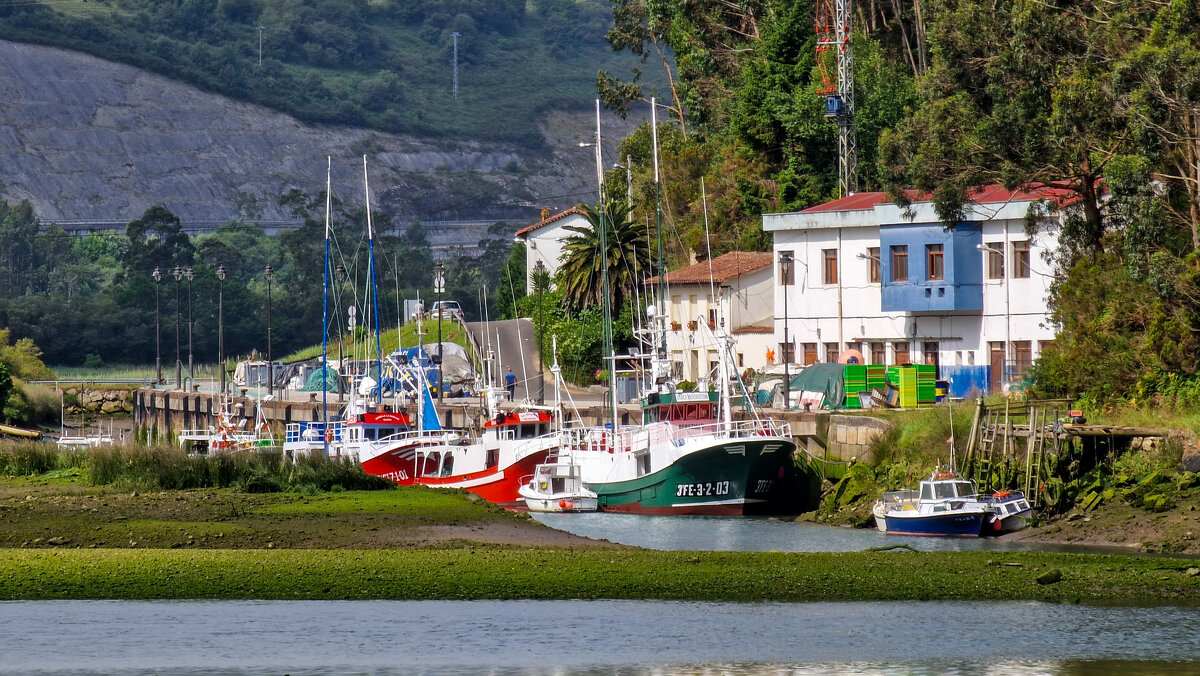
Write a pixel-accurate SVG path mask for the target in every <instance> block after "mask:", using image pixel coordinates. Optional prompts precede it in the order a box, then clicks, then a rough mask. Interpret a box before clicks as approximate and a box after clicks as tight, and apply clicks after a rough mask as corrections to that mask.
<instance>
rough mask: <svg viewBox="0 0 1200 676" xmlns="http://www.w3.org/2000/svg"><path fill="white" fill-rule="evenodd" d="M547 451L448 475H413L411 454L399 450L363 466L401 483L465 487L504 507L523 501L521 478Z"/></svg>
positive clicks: (526, 474) (526, 475)
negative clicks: (501, 465) (399, 452)
mask: <svg viewBox="0 0 1200 676" xmlns="http://www.w3.org/2000/svg"><path fill="white" fill-rule="evenodd" d="M548 454H549V451H548V450H541V451H535V452H533V453H530V454H529V455H526V456H525V457H523V458H521V459H519V460H517V461H516V462H514V463H512V464H509V465H507V466H504V467H500V466H498V465H497V466H496V467H490V468H488V469H486V470H482V471H478V472H468V473H464V474H449V475H447V476H434V475H432V474H426V475H423V476H413V460H412V456H411V455H409V456H408V458H407V459H404V458H402V457H401V456H400V455H399V454H380V455H378V456H376V457H374V458H371V459H370V460H367V461H365V462H363V464H362V466H363V471H365V472H366V473H367V474H374V475H375V476H381V477H384V478H386V479H391V480H392V481H395V482H396V483H397V484H399V485H401V486H429V487H431V488H462V489H464V490H468V491H470V492H472V493H475V494H476V495H478V496H479V497H481V498H483V499H484V500H487V501H488V502H494V503H496V504H498V505H500V506H502V507H519V506H523V505H524V501H523V499H522V498H521V495H520V494H519V493H518V492H517V491H518V489H519V488H520V487H521V479H522V478H525V477H528V476H529V475H530V474H532V473H533V470H534V468H535V467H537V466H538V465H539V464H541V463H544V462H546V457H547V455H548Z"/></svg>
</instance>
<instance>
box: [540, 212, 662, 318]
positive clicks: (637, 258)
mask: <svg viewBox="0 0 1200 676" xmlns="http://www.w3.org/2000/svg"><path fill="white" fill-rule="evenodd" d="M583 210H584V213H585V215H586V217H587V220H588V223H589V225H588V226H572V225H569V226H567V227H566V229H567V230H570V231H571V232H573V233H575V234H573V235H571V236H570V237H567V239H566V242H565V244H564V246H563V256H562V264H561V265H560V266H559V269H558V288H559V289H561V290H562V294H563V301H564V302H565V303H566V304H567V307H568V308H569V309H571V310H582V309H585V308H588V307H591V306H592V305H599V304H600V302H601V300H603V298H604V296H603V294H604V288H603V287H604V271H603V267H604V266H603V257H602V256H601V255H600V253H601V252H600V235H599V231H600V229H599V226H600V215H601V212H600V211H599V210H597V209H596V208H595V207H593V206H591V205H584V207H583ZM603 214H604V227H605V231H606V238H607V244H608V282H609V286H610V287H611V290H610V292H609V293H611V296H612V301H613V307H614V308H617V309H619V308H621V307H623V303H624V301H625V299H626V298H627V297H628V296H629V295H630V294H631V293H633V290H634V288H635V287H636V285H638V284H640V283H641V280H642V279H643V277H644V276H645V272H646V271H647V270H649V269H650V264H651V263H650V260H651V259H650V243H649V240H647V238H646V231H645V229H644V228H638V227H637V226H636V225H634V223H633V221H632V219H631V218H630V216H631V212H630V210H629V207H628V205H627V204H626V203H625V202H624V201H617V200H607V201H606V202H605V203H604V212H603Z"/></svg>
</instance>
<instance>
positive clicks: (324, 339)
mask: <svg viewBox="0 0 1200 676" xmlns="http://www.w3.org/2000/svg"><path fill="white" fill-rule="evenodd" d="M332 173H333V157H332V156H330V155H326V156H325V281H324V284H323V285H322V292H323V293H324V296H325V302H324V304H323V309H322V311H321V326H322V329H323V331H322V335H321V369H322V370H321V421H322V422H324V423H325V424H324V428H325V429H323V430H322V434H321V438H322V439H324V442H323V443H324V446H325V457H327V458H328V457H329V434H328V430H329V219H330V211H331V210H332V207H333V202H332V200H331V198H330V192H331V190H330V188H331V186H332V184H333V183H332V180H331V178H330V176H331V174H332ZM338 368H339V369H340V368H343V367H342V365H341V364H338ZM338 379H339V382H340V379H341V375H340V374H339V375H338ZM338 391H339V392H341V388H340V387H339V388H338Z"/></svg>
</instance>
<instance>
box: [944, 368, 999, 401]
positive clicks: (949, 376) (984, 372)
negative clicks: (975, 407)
mask: <svg viewBox="0 0 1200 676" xmlns="http://www.w3.org/2000/svg"><path fill="white" fill-rule="evenodd" d="M939 370H940V371H941V373H940V374H939V375H938V379H939V380H948V381H950V396H952V397H956V398H960V399H961V398H963V397H968V396H973V395H975V394H986V393H987V391H988V383H989V382H991V378H990V375H991V370H992V369H991V367H990V366H979V365H976V366H944V365H943V366H942V367H941V368H940V369H939Z"/></svg>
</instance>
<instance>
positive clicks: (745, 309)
mask: <svg viewBox="0 0 1200 676" xmlns="http://www.w3.org/2000/svg"><path fill="white" fill-rule="evenodd" d="M771 260H772V256H771V253H770V252H769V251H754V252H748V251H735V252H731V253H727V254H724V255H722V256H717V257H716V258H713V259H712V260H711V261H701V262H699V263H696V264H695V265H690V266H688V267H686V268H682V269H679V270H674V271H672V272H668V273H667V274H666V275H664V276H663V280H664V287H665V293H666V297H667V299H668V302H667V307H666V312H667V317H668V321H669V324H668V327H669V329H668V331H667V355H668V356H669V357H670V358H671V361H673V362H675V363H678V364H681V366H682V372H681V373H679V374H678V375H679V377H681V378H682V379H684V380H691V381H694V382H699V383H704V382H707V381H708V380H709V378H710V377H712V375H713V374H714V373H715V370H716V368H717V365H718V362H719V357H720V355H719V354H718V349H719V348H718V346H717V344H716V343H715V342H714V341H713V340H712V333H711V329H710V328H709V327H712V328H718V329H719V328H724V330H726V331H729V332H730V333H732V334H733V335H734V336H735V337H736V338H737V343H736V345H735V347H734V354H733V364H732V365H733V366H734V367H736V368H737V370H738V371H742V370H744V369H747V368H754V369H760V368H762V367H763V366H766V365H767V364H768V361H767V351H768V350H774V338H773V334H774V327H773V326H772V315H773V310H774V308H773V294H772V279H771V273H772V267H771ZM657 285H658V277H651V278H650V279H648V280H647V281H646V287H647V289H648V290H649V293H654V292H655V289H656V287H657ZM705 324H709V326H705Z"/></svg>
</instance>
